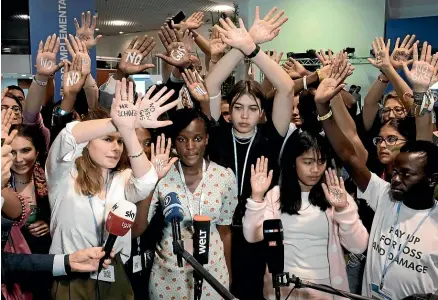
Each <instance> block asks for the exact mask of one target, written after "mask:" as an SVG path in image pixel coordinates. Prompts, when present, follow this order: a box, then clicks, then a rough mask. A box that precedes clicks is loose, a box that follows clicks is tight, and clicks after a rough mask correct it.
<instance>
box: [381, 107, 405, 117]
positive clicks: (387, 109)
mask: <svg viewBox="0 0 438 300" xmlns="http://www.w3.org/2000/svg"><path fill="white" fill-rule="evenodd" d="M391 111H392V112H393V113H394V115H397V116H401V115H403V114H404V113H405V109H404V107H401V106H396V107H394V108H391V107H385V108H384V109H383V110H382V113H383V114H384V115H389V114H391Z"/></svg>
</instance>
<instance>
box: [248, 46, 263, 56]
mask: <svg viewBox="0 0 438 300" xmlns="http://www.w3.org/2000/svg"><path fill="white" fill-rule="evenodd" d="M259 52H260V46H259V45H256V47H255V49H254V51H253V52H251V53H250V54H248V55H247V56H246V57H247V58H253V57H255V56H256V55H257V54H259Z"/></svg>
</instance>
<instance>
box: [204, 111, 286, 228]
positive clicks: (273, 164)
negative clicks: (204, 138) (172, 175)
mask: <svg viewBox="0 0 438 300" xmlns="http://www.w3.org/2000/svg"><path fill="white" fill-rule="evenodd" d="M231 129H232V124H231V123H226V122H225V121H224V120H223V119H222V117H221V120H220V121H219V122H216V124H215V126H213V128H211V130H210V132H209V136H210V137H209V139H208V154H209V158H210V160H212V161H214V162H216V163H217V164H219V165H221V166H223V167H225V168H231V169H232V170H233V172H234V174H237V178H238V180H239V182H238V191H239V197H238V199H239V204H238V206H237V207H236V212H235V214H234V220H233V224H236V225H237V224H241V222H242V217H243V215H244V214H245V204H246V199H247V198H248V197H250V196H251V183H250V178H251V164H254V165H255V164H256V162H257V158H259V157H261V156H265V157H267V158H268V159H269V170H274V178H273V180H272V183H271V186H275V185H276V184H277V182H278V177H279V175H280V174H279V166H278V157H279V155H280V150H281V146H282V145H283V142H284V139H285V137H283V136H281V135H280V134H279V133H278V131H277V129H276V128H275V126H274V124H273V123H272V120H268V121H267V122H266V123H265V124H259V125H258V126H257V134H256V136H255V138H254V141H253V143H252V145H251V149H250V151H249V154H248V161H247V163H246V169H245V172H244V173H245V175H244V179H243V181H244V182H243V189H242V193H241V194H240V189H241V184H242V170H243V168H244V164H245V157H246V153H247V150H248V147H249V143H247V144H240V143H238V142H236V152H237V155H236V157H237V168H238V172H236V168H235V156H234V145H233V144H234V143H233V135H232V133H231Z"/></svg>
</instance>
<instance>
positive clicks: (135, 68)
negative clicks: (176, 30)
mask: <svg viewBox="0 0 438 300" xmlns="http://www.w3.org/2000/svg"><path fill="white" fill-rule="evenodd" d="M154 47H155V40H154V38H153V37H148V36H147V35H144V36H143V37H141V38H140V39H139V38H138V37H134V38H133V39H132V40H131V43H130V44H129V46H128V47H127V48H126V49H125V51H123V54H122V57H121V58H120V63H119V67H118V68H119V70H120V71H121V72H122V73H125V74H128V75H130V74H135V73H139V72H142V71H144V70H146V69H149V68H154V67H155V65H153V64H142V61H143V60H144V59H145V58H146V57H147V56H148V55H149V53H150V52H151V51H152V49H154Z"/></svg>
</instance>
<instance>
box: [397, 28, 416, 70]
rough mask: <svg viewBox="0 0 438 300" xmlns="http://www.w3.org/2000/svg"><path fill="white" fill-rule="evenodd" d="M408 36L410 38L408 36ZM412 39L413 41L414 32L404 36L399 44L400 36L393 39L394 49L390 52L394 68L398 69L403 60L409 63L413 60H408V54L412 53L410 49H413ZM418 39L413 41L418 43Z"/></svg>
mask: <svg viewBox="0 0 438 300" xmlns="http://www.w3.org/2000/svg"><path fill="white" fill-rule="evenodd" d="M409 37H410V38H409ZM414 41H415V34H413V35H412V36H410V35H409V34H408V35H407V36H405V38H404V40H403V42H402V43H401V45H400V46H399V44H400V38H397V40H396V41H395V46H394V50H393V51H392V53H391V57H390V60H391V64H392V66H393V67H394V69H396V70H397V69H400V68H401V67H402V66H403V62H405V63H407V64H408V65H410V64H411V63H412V61H413V60H408V59H409V56H410V55H411V54H412V51H413V50H414ZM418 42H419V41H416V42H415V43H416V44H418Z"/></svg>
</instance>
